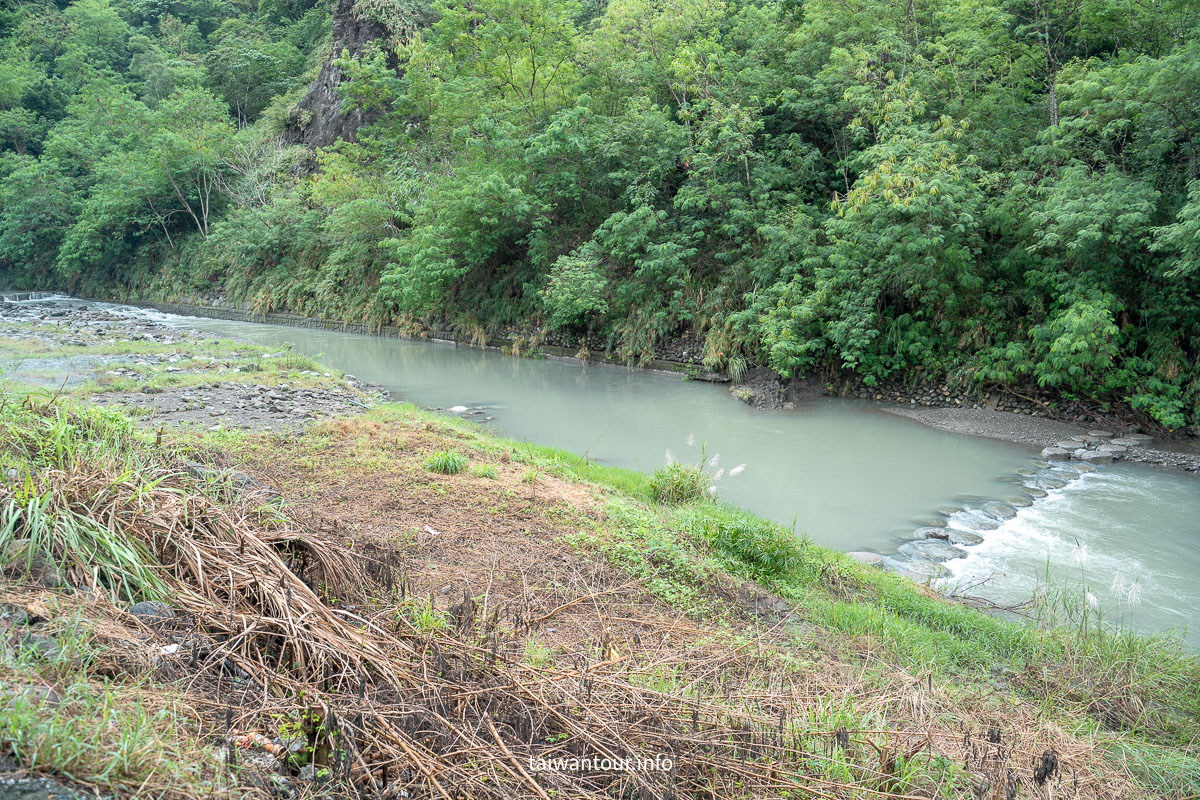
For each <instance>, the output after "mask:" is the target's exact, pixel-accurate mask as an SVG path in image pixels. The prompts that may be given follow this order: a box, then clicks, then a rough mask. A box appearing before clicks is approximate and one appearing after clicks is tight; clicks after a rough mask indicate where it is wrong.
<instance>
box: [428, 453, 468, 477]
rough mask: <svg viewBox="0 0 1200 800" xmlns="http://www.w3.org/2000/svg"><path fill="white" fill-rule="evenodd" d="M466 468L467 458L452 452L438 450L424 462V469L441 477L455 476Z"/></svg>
mask: <svg viewBox="0 0 1200 800" xmlns="http://www.w3.org/2000/svg"><path fill="white" fill-rule="evenodd" d="M466 468H467V457H466V456H464V455H463V454H462V453H456V452H454V451H453V450H439V451H437V452H436V453H434V454H433V455H431V456H430V457H429V459H428V460H427V461H426V462H425V469H427V470H429V471H430V472H440V473H441V474H442V475H457V474H458V473H460V472H462V471H463V470H464V469H466Z"/></svg>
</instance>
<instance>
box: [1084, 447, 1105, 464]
mask: <svg viewBox="0 0 1200 800" xmlns="http://www.w3.org/2000/svg"><path fill="white" fill-rule="evenodd" d="M1079 459H1080V460H1081V461H1083V462H1084V463H1087V464H1111V463H1112V462H1113V456H1112V453H1101V452H1099V451H1096V450H1089V451H1088V452H1086V453H1084V454H1083V455H1081V456H1080V457H1079Z"/></svg>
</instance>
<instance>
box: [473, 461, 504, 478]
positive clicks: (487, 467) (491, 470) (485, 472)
mask: <svg viewBox="0 0 1200 800" xmlns="http://www.w3.org/2000/svg"><path fill="white" fill-rule="evenodd" d="M471 474H472V475H474V476H476V477H478V478H488V479H490V480H496V478H497V477H499V473H498V472H496V468H495V467H493V466H492V465H491V464H476V465H475V466H473V467H471Z"/></svg>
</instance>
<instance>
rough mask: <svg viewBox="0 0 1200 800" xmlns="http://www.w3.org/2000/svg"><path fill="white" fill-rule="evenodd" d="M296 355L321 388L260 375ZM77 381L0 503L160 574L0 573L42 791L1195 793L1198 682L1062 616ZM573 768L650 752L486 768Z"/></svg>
mask: <svg viewBox="0 0 1200 800" xmlns="http://www.w3.org/2000/svg"><path fill="white" fill-rule="evenodd" d="M95 321H96V322H112V321H111V320H95ZM113 324H114V325H115V324H117V323H115V322H114V323H113ZM135 332H136V331H135ZM143 332H145V333H153V334H154V335H155V336H157V335H160V333H159V332H157V331H153V330H149V331H143ZM161 335H168V334H167V333H166V332H162V334H161ZM174 335H176V336H178V335H179V334H178V333H175V334H174ZM232 344H233V346H235V347H237V348H238V349H239V352H242V351H243V350H244V349H248V348H250V347H251V346H249V345H246V344H245V343H232ZM160 346H165V347H169V348H171V352H172V353H175V352H178V353H179V354H180V355H181V356H184V357H185V358H184V359H181V361H180V362H176V363H192V362H197V361H198V358H208V357H209V356H208V355H207V354H208V353H209V352H211V348H212V347H213V344H212V342H211V340H208V339H205V338H203V337H196V338H190V337H181V338H179V339H178V340H177V341H171V342H169V343H168V342H162V341H158V340H154V339H151V340H149V341H147V340H142V341H140V342H139V343H138V347H139V348H143V349H151V350H153V349H155V348H157V347H160ZM199 363H205V362H199ZM219 369H220V368H219V367H217V368H216V370H208V369H197V371H196V372H194V373H187V374H186V376H184V375H180V374H179V373H174V372H173V373H165V374H163V375H162V376H161V377H160V378H159V379H160V380H167V379H168V376H173V377H175V378H176V379H178V380H183V379H185V377H186V379H187V380H198V379H199V378H198V377H196V376H204V374H205V373H207V372H216V374H220V375H222V376H223V377H224V376H225V375H228V373H229V370H231V369H232V367H227V372H226V373H219ZM309 372H318V374H319V375H320V376H322V377H324V373H325V372H329V373H330V374H331V378H330V380H332V378H333V376H334V373H333V371H332V370H329V369H327V368H323V367H322V365H320V364H313V363H303V364H301V363H299V362H296V363H293V364H291V365H286V364H282V365H281V366H280V367H279V369H278V371H277V372H276V374H274V375H273V377H274V378H276V379H281V380H283V381H285V382H287V383H289V385H298V384H300V383H302V382H303V381H305V380H310V379H312V376H311V375H307V374H305V373H309ZM237 374H240V373H235V375H237ZM130 380H133V379H130ZM98 394H100V393H97V392H93V391H91V390H90V389H89V387H88V386H87V384H80V385H79V386H78V387H77V389H72V390H71V391H69V392H68V391H65V390H64V393H63V394H60V395H58V396H54V392H53V390H46V389H43V390H41V391H40V392H39V393H37V394H34V395H31V396H30V397H31V399H30V401H29V402H28V403H24V404H23V403H17V402H9V403H7V404H6V407H7V408H8V409H10V411H9V413H10V415H12V419H11V420H10V422H9V424H8V425H7V426H6V427H5V428H4V430H3V431H0V435H3V436H4V437H5V438H4V440H3V448H2V449H0V451H2V452H3V453H4V454H5V458H6V459H7V463H6V464H5V467H6V469H12V470H15V471H16V472H17V474H18V475H19V476H20V475H27V476H28V480H27V481H26V480H19V481H17V482H14V483H6V484H4V486H3V490H2V491H3V493H4V494H5V499H6V500H7V499H11V500H14V501H16V502H17V503H18V506H19V507H21V506H20V504H21V503H26V502H28V498H26V496H25V495H24V494H22V492H23V491H24V490H23V489H21V488H20V487H21V486H25V485H32V486H34V487H36V488H37V496H38V497H39V498H41V497H45V498H47V499H46V500H44V501H42V500H39V502H44V503H46V504H47V505H46V508H48V509H50V513H52V514H61V513H63V512H64V511H65V510H66V509H70V510H72V511H73V512H75V513H78V514H80V515H83V516H84V518H90V517H88V516H87V515H88V514H92V513H97V514H99V513H105V514H107V513H108V512H107V511H105V509H108V508H113V509H115V510H116V513H115V514H113V515H110V516H108V517H105V519H106V520H108V521H107V522H106V524H105V525H104V526H101V528H95V529H89V530H93V531H94V533H95V534H96V535H99V532H100V531H101V530H103V531H108V532H109V533H111V534H112V535H116V536H119V537H121V538H120V539H119V541H125V542H158V544H157V545H155V547H154V549H151V550H149V551H147V555H146V556H143V558H144V559H146V560H145V561H144V562H143V564H142V566H144V567H146V569H147V570H148V572H146V573H138V574H139V575H142V576H143V577H141V578H140V580H141V581H143V584H142V585H145V586H149V585H150V584H145V581H146V580H148V578H147V577H145V576H146V575H152V576H157V577H158V580H160V581H161V582H162V587H161V588H160V589H155V590H153V591H151V590H150V589H148V588H147V589H143V590H141V592H140V593H139V592H137V591H131V590H129V589H126V590H125V591H126V593H125V594H122V593H121V591H122V590H121V587H129V586H131V585H132V586H134V587H136V586H137V585H138V584H131V583H130V582H129V581H113V580H110V579H108V578H105V577H104V576H105V575H106V571H110V570H113V569H116V568H118V565H116V564H113V563H111V562H101V563H100V564H99V567H100V569H99V570H98V571H95V572H94V571H93V570H92V569H91V568H90V567H89V568H88V569H82V568H81V565H80V564H79V563H78V562H77V561H75V560H73V558H75V557H76V553H75V552H73V551H70V550H64V549H61V548H60V546H59V545H57V544H55V541H56V540H55V539H53V538H48V539H45V540H43V541H44V542H45V543H46V546H47V547H48V548H49V550H50V552H49V556H50V557H51V558H50V559H49V562H54V563H55V567H54V569H53V570H48V569H46V568H44V567H42V568H39V569H40V571H39V572H37V573H31V572H22V571H21V570H20V569H19V568H18V569H17V570H16V571H12V568H13V566H14V564H13V563H12V562H11V561H10V562H9V565H8V566H9V569H10V571H9V572H8V573H7V580H6V581H5V582H3V583H2V584H0V591H2V593H3V596H2V597H0V602H2V603H5V604H6V605H5V606H4V607H3V608H4V611H3V613H2V614H0V618H2V619H3V625H0V627H2V628H3V632H2V633H0V639H2V640H3V644H2V645H0V692H3V693H5V695H6V697H7V698H8V699H9V700H10V708H11V709H14V710H15V713H12V714H11V716H10V720H11V721H10V725H9V727H8V728H6V729H5V733H3V734H0V743H2V744H3V745H4V746H5V747H8V748H11V749H12V751H13V754H14V755H15V757H16V758H17V760H18V762H20V765H21V769H23V770H26V771H30V770H31V771H32V773H33V774H34V775H54V776H58V777H60V778H62V777H63V776H64V775H67V774H69V775H70V776H72V778H73V779H74V780H75V781H79V782H82V784H83V787H81V788H90V787H98V788H99V789H100V790H101V791H102V793H109V792H120V791H126V792H129V791H135V790H136V791H149V790H151V789H152V790H153V791H154V792H155V794H156V795H159V796H165V797H180V798H183V797H188V798H190V797H192V796H194V794H195V793H196V792H201V793H204V794H206V796H210V797H246V796H250V797H266V796H280V795H283V796H292V795H296V796H301V795H303V796H335V795H336V794H337V793H339V792H341V791H345V790H350V791H357V790H358V787H362V790H363V791H365V792H367V793H368V794H369V795H370V796H386V797H396V796H404V795H402V794H401V791H402V790H403V792H404V793H406V794H407V795H408V796H440V795H439V792H438V788H437V787H438V786H440V787H441V788H442V789H443V790H444V791H446V792H447V793H448V794H450V796H456V795H459V794H466V793H470V794H472V795H473V796H477V797H491V796H495V797H539V798H542V800H544V795H545V794H547V793H553V794H556V795H561V796H599V795H611V794H612V793H617V792H620V791H624V790H626V789H629V790H639V789H638V787H639V786H640V787H641V789H640V790H641V791H643V794H644V796H650V797H667V796H675V797H681V798H693V797H695V798H699V797H701V796H711V795H712V794H714V793H715V794H717V795H718V796H726V795H727V794H729V793H733V792H736V793H738V794H739V795H742V796H748V797H774V796H778V794H779V791H780V787H786V788H785V790H786V791H788V792H792V793H797V794H799V795H805V794H813V795H818V796H826V797H835V798H843V797H845V798H849V797H856V796H862V794H863V793H869V794H870V795H871V796H877V797H901V796H903V797H964V798H966V797H975V796H979V795H980V792H982V793H983V796H990V795H994V794H996V793H997V792H1004V791H1007V790H1008V787H1014V788H1015V790H1016V791H1018V792H1019V793H1020V796H1039V793H1043V794H1044V793H1045V792H1046V791H1052V792H1053V794H1054V796H1055V797H1065V798H1100V799H1101V800H1109V799H1110V798H1112V799H1114V800H1115V799H1116V798H1121V799H1124V798H1130V799H1131V800H1132V798H1139V799H1140V798H1143V797H1146V796H1148V795H1154V796H1163V797H1169V796H1174V795H1179V794H1183V795H1186V794H1188V793H1194V791H1195V788H1196V787H1197V786H1200V764H1198V763H1196V760H1195V756H1194V754H1192V753H1190V752H1189V750H1188V745H1187V744H1186V743H1187V742H1189V741H1191V740H1192V738H1193V737H1194V735H1195V733H1196V730H1197V727H1198V726H1200V722H1198V714H1200V709H1197V708H1196V704H1195V700H1196V698H1195V697H1194V693H1191V692H1190V687H1192V686H1194V683H1195V680H1196V679H1197V678H1200V667H1198V666H1197V664H1196V663H1195V661H1194V658H1193V657H1191V656H1188V655H1186V654H1183V653H1181V652H1180V651H1178V650H1176V649H1174V647H1173V646H1171V645H1168V644H1166V643H1163V642H1158V641H1155V640H1148V639H1141V638H1140V637H1133V638H1110V637H1111V635H1110V634H1107V633H1105V632H1104V630H1103V629H1102V628H1100V627H1096V626H1093V625H1091V624H1086V623H1087V619H1086V617H1085V619H1084V620H1073V621H1072V620H1071V618H1070V616H1069V613H1068V612H1067V611H1066V609H1058V610H1055V608H1053V607H1047V609H1046V614H1045V616H1044V617H1043V622H1042V624H1041V625H1038V626H1023V625H1017V624H1013V623H1009V622H1004V621H1002V620H999V619H996V618H994V617H989V616H987V615H984V614H982V613H980V612H978V611H974V610H972V609H970V608H967V607H964V606H961V605H956V604H953V603H949V602H947V601H945V600H943V599H941V598H939V597H937V596H934V595H932V594H931V593H929V592H928V591H927V590H924V589H922V588H920V587H918V586H916V585H914V584H913V583H911V582H909V581H907V580H904V579H902V578H899V577H897V576H894V575H889V574H886V573H882V572H879V571H878V570H874V569H870V568H867V567H863V566H861V565H857V564H855V563H853V562H852V561H851V560H849V559H847V558H845V557H844V556H841V555H839V554H837V553H834V552H832V551H830V550H827V549H826V548H823V547H819V546H815V545H812V544H811V543H807V542H803V541H800V540H797V539H796V538H795V537H794V536H793V535H792V534H791V532H789V531H788V530H786V529H784V528H781V527H780V526H778V525H775V524H773V523H770V522H768V521H766V520H763V519H761V518H757V517H754V516H753V515H750V514H747V513H745V512H741V511H738V510H736V509H733V508H730V507H728V506H724V505H721V504H718V503H714V502H711V501H708V500H697V501H692V502H685V503H679V504H663V503H658V502H655V501H654V494H653V492H652V488H651V481H650V478H649V476H647V475H645V474H638V473H633V472H629V471H626V470H620V469H615V468H612V467H605V466H603V465H599V464H596V463H594V462H590V461H588V460H586V459H582V458H579V457H577V456H573V455H570V454H567V453H563V452H561V451H555V450H553V449H550V448H544V447H537V446H533V445H529V444H527V443H523V442H514V441H510V440H506V439H502V438H499V437H496V436H494V435H492V434H491V433H489V432H487V431H486V430H484V429H482V428H481V427H480V426H478V425H476V424H474V423H472V422H469V421H467V420H462V419H454V418H448V417H445V416H442V415H437V414H431V413H428V412H425V411H421V410H419V409H416V408H414V407H412V406H399V405H395V404H379V403H377V402H376V401H375V399H372V398H366V399H365V400H364V402H365V404H367V405H371V406H372V407H371V408H369V409H360V408H357V407H355V408H354V412H355V413H354V415H352V416H345V415H338V416H336V417H334V418H331V419H325V420H321V419H310V420H305V421H304V422H303V424H302V425H300V426H298V427H296V428H294V429H289V430H287V431H286V433H285V432H284V431H282V430H280V429H268V430H256V429H253V428H246V429H241V428H237V429H235V428H232V427H230V426H227V425H223V424H222V425H216V426H204V425H198V424H187V423H185V424H167V421H164V422H162V423H160V424H158V425H153V426H149V427H148V428H139V426H136V425H132V424H129V423H128V422H122V419H123V417H122V416H120V415H119V414H114V413H113V412H112V411H109V410H103V411H102V410H101V409H99V408H98V407H97V406H95V405H94V404H93V401H94V400H95V399H96V398H97V396H98ZM67 395H73V397H68V396H67ZM13 399H14V400H15V399H17V398H13ZM210 428H215V429H210ZM139 431H140V432H139ZM281 434H284V435H281ZM52 438H53V439H54V440H56V441H58V442H59V446H58V448H57V449H51V448H49V447H45V446H41V445H40V444H39V442H41V441H43V440H50V439H52ZM194 465H200V467H202V468H197V467H196V466H194ZM110 473H112V474H110ZM118 473H121V474H124V477H120V479H119V480H118V479H116V476H117V474H118ZM241 476H245V478H248V479H249V480H248V481H247V480H243V478H242V477H241ZM264 496H269V497H270V498H271V502H270V504H269V505H266V506H264V505H263V501H264ZM181 498H186V502H185V503H181V502H180V499H181ZM6 513H7V512H6ZM181 514H184V515H186V520H185V518H184V517H181V516H180V515H181ZM24 524H25V523H23V522H20V521H18V525H24ZM168 530H169V531H172V533H171V534H170V536H167V535H166V531H168ZM105 535H108V534H105ZM229 537H232V538H229ZM168 542H170V543H173V544H170V545H169V547H170V548H179V549H178V550H176V549H167V550H163V549H160V548H163V547H167V546H168V545H167V543H168ZM193 547H194V548H195V554H196V556H195V557H196V558H199V559H200V561H198V562H194V561H193V560H192V556H190V555H189V556H188V557H187V558H184V557H183V555H182V554H184V553H191V552H192V550H191V549H190V548H193ZM41 563H43V564H45V563H46V562H41ZM16 566H18V567H19V565H16ZM129 567H130V565H128V564H126V565H125V566H124V567H121V568H122V569H128V568H129ZM227 574H228V575H229V576H231V577H230V579H229V581H228V582H227V581H226V579H225V578H221V579H220V580H212V581H207V580H205V579H204V577H203V576H204V575H216V576H224V575H227ZM233 576H238V577H237V578H236V579H235V578H234V577H233ZM224 584H227V585H224ZM147 592H148V593H150V594H153V595H154V597H153V599H155V600H156V601H157V603H158V605H154V604H150V605H148V606H147V605H141V606H139V605H138V603H140V602H141V601H142V600H144V599H146V598H145V597H143V596H142V595H143V594H144V593H147ZM1059 614H1063V615H1064V616H1059ZM1085 614H1086V612H1085ZM347 621H349V622H350V623H352V624H351V625H350V626H347V625H346V624H344V623H345V622H347ZM1081 622H1082V623H1084V624H1083V625H1082V626H1081V625H1080V623H1081ZM1064 624H1065V625H1067V626H1068V627H1065V628H1063V627H1058V626H1059V625H1064ZM281 626H282V627H281ZM281 641H282V642H283V643H284V645H283V646H282V647H281V645H280V644H279V642H281ZM285 653H291V654H293V655H290V656H289V657H287V658H285V657H284V655H285ZM295 654H300V655H299V656H297V655H295ZM1114 656H1116V657H1117V658H1119V664H1120V669H1119V670H1116V669H1114V667H1115V666H1116V663H1117V662H1114V661H1113V660H1112V659H1113V658H1114ZM380 676H387V677H386V678H381V677H380ZM39 687H43V688H44V689H45V690H53V694H50V693H48V691H43V690H42V689H39ZM148 709H162V710H161V711H158V712H155V714H154V715H150V714H149V712H148ZM313 715H316V716H315V717H314V716H313ZM648 715H649V716H648ZM414 718H415V719H417V720H419V722H420V724H419V726H413V725H411V724H409V723H408V722H407V720H411V719H414ZM101 719H105V720H108V723H107V724H97V721H98V720H101ZM314 719H315V720H316V721H317V722H322V721H328V724H322V725H318V724H314V722H313V721H314ZM334 720H339V721H340V722H339V723H337V726H336V728H335V727H334V722H333V721H334ZM331 730H332V731H334V733H332V734H330V735H331V736H332V739H331V740H326V739H324V738H323V736H324V735H325V734H323V733H322V731H331ZM136 731H144V732H146V733H149V732H151V731H153V738H150V737H147V736H146V735H145V733H143V734H141V735H136V736H135V735H133V733H132V732H136ZM72 740H75V741H76V742H77V743H78V745H77V746H67V745H68V744H69V743H70V742H71V741H72ZM748 748H753V752H754V757H753V758H749V759H748V758H745V757H744V755H745V753H746V751H747V749H748ZM598 753H609V754H611V755H613V756H622V757H624V756H626V755H628V756H630V757H633V756H637V755H643V754H646V753H649V754H650V757H651V759H653V756H654V754H656V753H657V754H662V753H669V754H670V758H671V767H670V768H669V769H667V770H665V771H663V772H659V773H637V772H633V773H624V772H618V773H610V772H590V771H588V770H586V769H584V770H582V771H579V770H576V771H568V772H565V773H564V772H556V771H554V770H544V771H538V770H532V769H531V768H528V767H526V768H525V773H524V774H523V773H522V772H521V771H518V770H517V769H516V768H514V767H513V763H514V762H516V763H518V764H521V765H522V766H525V765H528V764H537V763H539V759H541V760H543V761H544V760H546V759H553V758H555V757H558V756H562V755H567V756H576V757H584V756H588V755H595V754H598ZM881 753H883V754H884V755H883V756H882V757H881V755H880V754H881ZM35 754H36V757H35ZM351 754H357V758H350V757H347V756H349V755H351ZM135 755H136V757H134V756H135ZM901 757H902V760H900V761H898V762H896V763H893V762H892V761H890V759H892V758H896V759H900V758H901ZM881 758H882V760H881ZM359 759H361V761H360V760H359ZM659 763H660V764H661V760H660V762H659ZM114 764H117V765H119V766H115V767H114ZM235 765H236V767H235ZM506 766H507V769H506ZM431 776H432V777H431ZM435 780H436V783H435Z"/></svg>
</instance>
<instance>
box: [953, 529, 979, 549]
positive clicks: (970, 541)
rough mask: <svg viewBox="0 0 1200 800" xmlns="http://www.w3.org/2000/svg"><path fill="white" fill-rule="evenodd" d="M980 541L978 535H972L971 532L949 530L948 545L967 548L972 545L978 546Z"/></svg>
mask: <svg viewBox="0 0 1200 800" xmlns="http://www.w3.org/2000/svg"><path fill="white" fill-rule="evenodd" d="M982 541H983V537H982V536H980V535H979V534H978V533H972V532H971V531H960V530H953V529H952V530H950V544H957V545H963V546H967V547H969V546H971V545H974V544H979V543H980V542H982Z"/></svg>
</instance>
